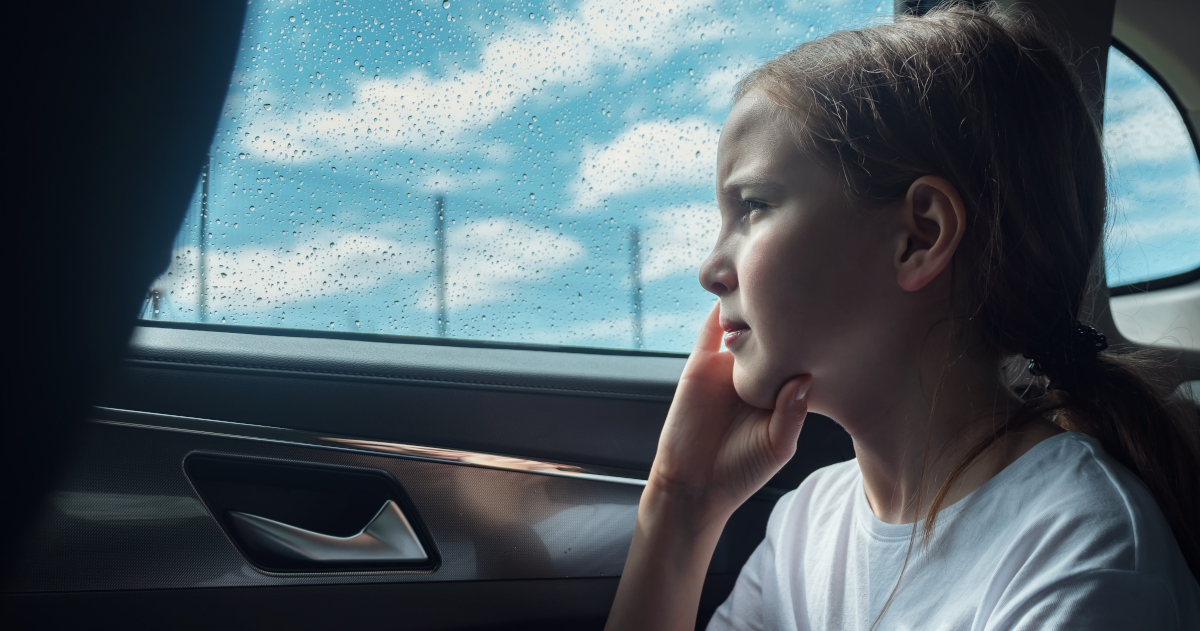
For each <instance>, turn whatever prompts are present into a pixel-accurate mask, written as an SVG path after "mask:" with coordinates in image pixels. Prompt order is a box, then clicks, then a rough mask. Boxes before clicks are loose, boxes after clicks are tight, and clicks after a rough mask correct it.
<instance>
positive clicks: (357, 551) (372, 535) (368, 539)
mask: <svg viewBox="0 0 1200 631" xmlns="http://www.w3.org/2000/svg"><path fill="white" fill-rule="evenodd" d="M229 517H230V518H231V521H232V522H233V527H234V530H236V531H237V533H238V535H240V536H241V538H242V539H243V541H245V542H246V543H247V544H248V545H250V546H253V547H255V548H258V549H260V550H262V551H263V552H267V553H270V554H273V555H276V556H280V557H283V558H286V559H289V560H293V561H305V562H310V563H311V562H317V563H347V562H350V563H363V562H385V561H386V562H398V561H401V562H402V561H412V562H420V561H427V560H429V555H427V554H426V553H425V548H424V547H422V546H421V542H420V540H418V539H417V534H416V533H415V532H413V529H412V526H411V525H409V523H408V519H407V518H406V517H405V516H404V512H403V511H401V510H400V507H399V506H397V505H396V502H394V501H392V500H388V501H386V502H384V504H383V508H380V509H379V512H378V513H376V514H375V517H374V518H373V519H371V522H370V523H368V524H367V525H366V526H365V527H364V528H363V529H362V530H361V531H359V533H358V534H356V535H353V536H350V537H333V536H330V535H323V534H321V533H317V532H312V531H311V530H305V529H303V528H297V527H295V526H290V525H288V524H285V523H282V522H278V521H275V520H273V519H267V518H266V517H259V516H258V515H251V514H249V513H243V512H239V511H229Z"/></svg>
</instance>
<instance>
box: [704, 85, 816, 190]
mask: <svg viewBox="0 0 1200 631" xmlns="http://www.w3.org/2000/svg"><path fill="white" fill-rule="evenodd" d="M805 162H807V160H806V159H805V156H804V155H803V154H802V153H801V152H800V149H799V147H798V146H797V143H796V139H795V136H794V135H793V130H792V127H791V125H790V124H789V123H788V121H787V118H786V116H785V115H784V114H783V113H782V112H780V111H779V109H778V108H777V107H775V106H774V105H772V104H771V103H770V102H768V101H767V100H766V99H765V98H764V97H762V96H761V95H759V94H756V93H754V92H751V93H750V94H747V95H746V96H745V97H743V98H742V99H741V100H739V101H738V102H737V103H735V104H734V106H733V109H732V110H731V111H730V112H729V116H728V118H726V119H725V125H724V127H723V128H722V130H721V139H720V142H719V144H718V145H717V185H718V186H719V187H723V186H725V185H726V184H727V183H728V182H729V181H730V180H732V179H737V180H742V179H744V178H747V177H748V178H751V179H754V180H758V179H764V178H766V179H770V178H773V177H777V176H779V175H782V174H785V173H789V172H790V173H793V174H795V173H796V172H797V170H799V169H802V164H803V163H805Z"/></svg>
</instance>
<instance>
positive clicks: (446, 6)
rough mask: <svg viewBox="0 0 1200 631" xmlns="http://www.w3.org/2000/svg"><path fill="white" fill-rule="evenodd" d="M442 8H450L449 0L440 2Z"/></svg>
mask: <svg viewBox="0 0 1200 631" xmlns="http://www.w3.org/2000/svg"><path fill="white" fill-rule="evenodd" d="M442 8H443V9H449V8H450V0H445V1H444V2H442Z"/></svg>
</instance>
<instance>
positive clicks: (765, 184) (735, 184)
mask: <svg viewBox="0 0 1200 631" xmlns="http://www.w3.org/2000/svg"><path fill="white" fill-rule="evenodd" d="M751 187H753V188H759V189H768V190H770V191H772V192H774V191H779V190H783V189H784V188H785V187H784V185H783V184H780V183H779V182H776V181H775V180H772V179H768V178H760V177H753V176H750V177H743V178H738V179H735V180H732V181H728V182H724V183H722V185H721V191H722V192H728V191H736V190H741V189H744V188H751Z"/></svg>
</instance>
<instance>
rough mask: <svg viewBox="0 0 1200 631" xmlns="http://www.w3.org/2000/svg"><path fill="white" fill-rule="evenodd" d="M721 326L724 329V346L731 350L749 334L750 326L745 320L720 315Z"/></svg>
mask: <svg viewBox="0 0 1200 631" xmlns="http://www.w3.org/2000/svg"><path fill="white" fill-rule="evenodd" d="M721 328H722V329H723V330H724V331H725V336H724V340H725V348H728V349H729V350H731V351H732V350H734V347H736V346H738V345H739V344H740V343H741V342H742V341H743V340H744V339H745V338H746V336H747V335H749V334H750V326H749V325H747V324H746V323H745V322H741V321H739V320H734V319H732V318H726V317H725V316H721Z"/></svg>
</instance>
